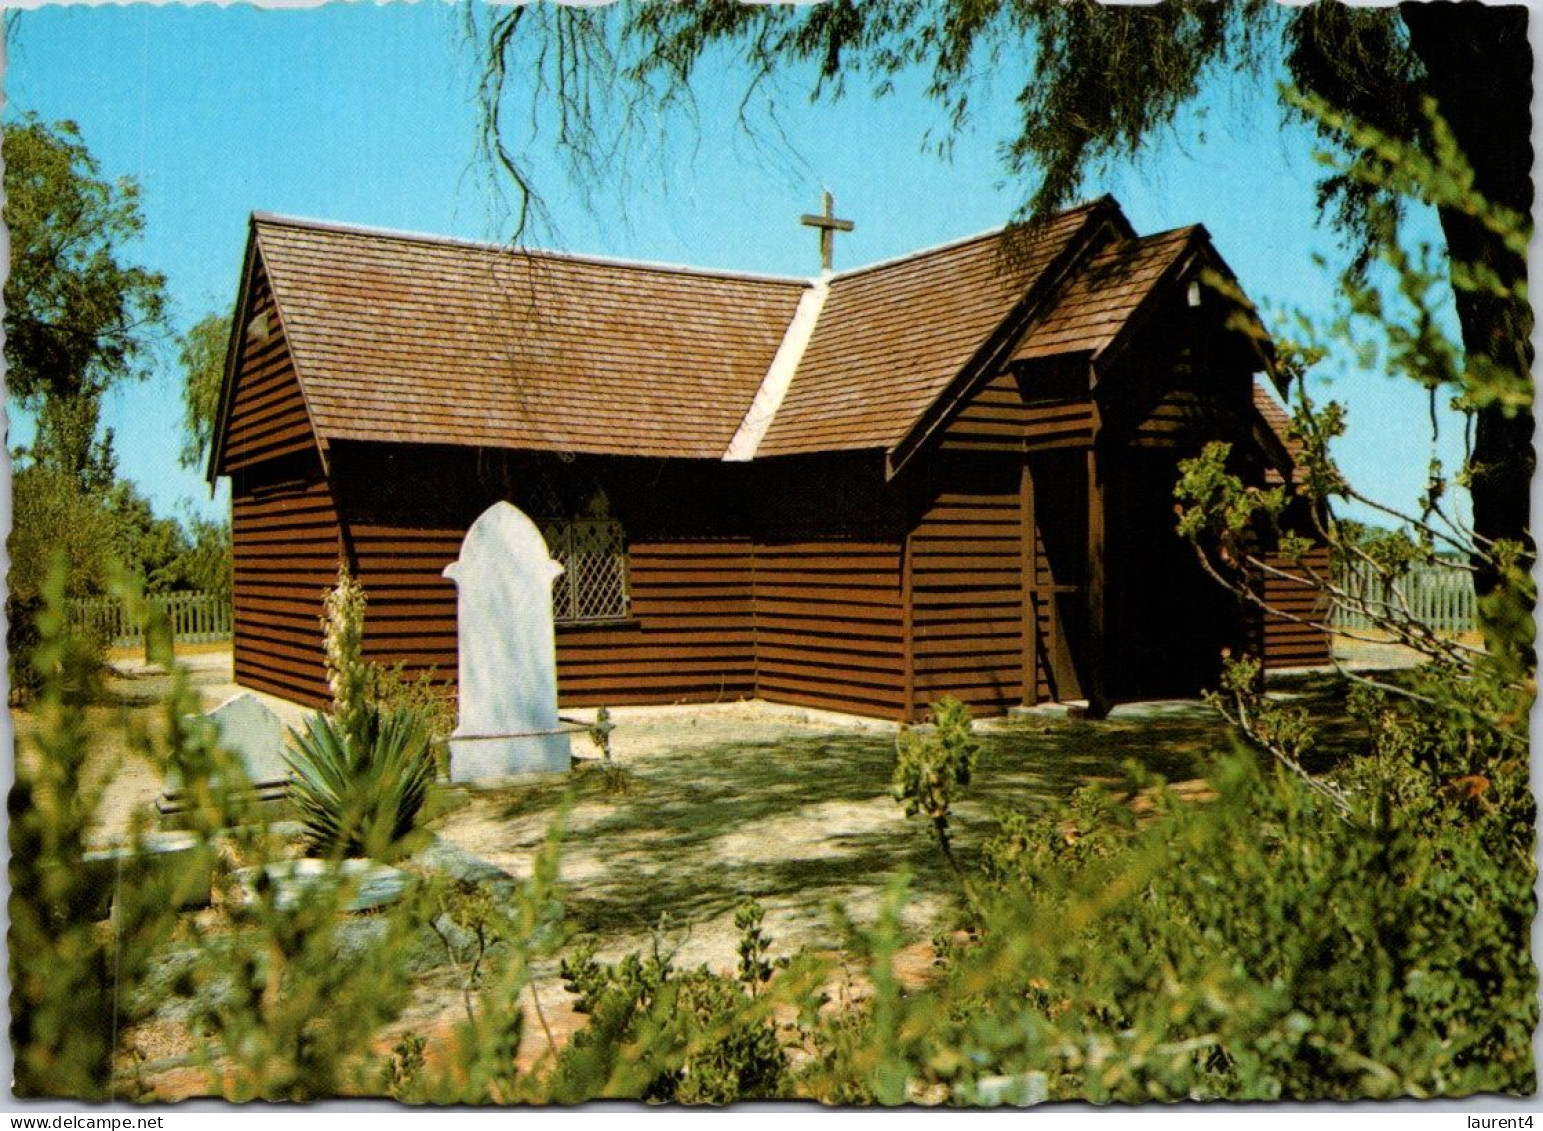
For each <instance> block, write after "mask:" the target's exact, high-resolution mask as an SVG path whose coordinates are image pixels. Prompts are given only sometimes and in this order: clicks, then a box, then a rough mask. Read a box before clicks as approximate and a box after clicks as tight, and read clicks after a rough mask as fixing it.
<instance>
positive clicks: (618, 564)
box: [542, 519, 630, 623]
mask: <svg viewBox="0 0 1543 1131" xmlns="http://www.w3.org/2000/svg"><path fill="white" fill-rule="evenodd" d="M542 534H543V535H544V536H545V538H546V542H547V546H548V548H549V549H550V550H551V553H552V557H553V558H554V559H556V560H557V561H558V562H559V563H560V564H561V565H562V567H563V573H562V574H561V575H560V576H559V577H558V578H557V580H556V581H555V582H554V583H553V585H552V616H553V618H554V619H555V620H557V621H568V622H570V623H571V622H574V621H605V620H619V619H621V618H623V617H625V616H627V614H628V612H629V609H630V600H629V594H628V586H627V544H626V535H625V533H624V532H623V530H622V527H621V523H619V522H616V521H615V520H613V519H583V520H576V521H570V522H549V523H546V524H544V525H543V527H542Z"/></svg>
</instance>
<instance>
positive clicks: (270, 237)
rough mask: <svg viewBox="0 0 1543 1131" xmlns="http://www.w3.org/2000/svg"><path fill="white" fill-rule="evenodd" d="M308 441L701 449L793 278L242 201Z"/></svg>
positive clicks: (717, 442)
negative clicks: (359, 221) (489, 240)
mask: <svg viewBox="0 0 1543 1131" xmlns="http://www.w3.org/2000/svg"><path fill="white" fill-rule="evenodd" d="M253 227H254V234H255V239H256V242H257V247H258V250H259V254H260V256H261V260H262V265H263V267H264V269H265V270H266V271H267V273H268V278H269V280H270V282H271V285H272V287H273V292H274V295H275V297H276V299H277V302H278V306H279V311H280V318H281V319H282V321H283V324H284V330H285V333H286V334H287V336H288V338H289V341H290V345H291V349H292V351H293V356H294V362H295V369H296V372H297V373H298V374H299V377H300V381H301V385H302V387H303V389H304V390H305V396H306V401H307V403H308V405H309V406H310V410H311V414H312V419H313V423H314V425H315V428H316V431H317V433H318V435H319V436H321V437H322V438H323V439H324V440H331V439H353V440H375V441H397V442H415V443H447V444H478V445H488V446H497V447H519V448H532V449H538V450H553V449H556V450H568V451H593V452H610V453H617V454H627V455H660V456H686V457H701V458H708V459H712V458H717V457H718V456H720V455H721V454H722V453H723V449H724V448H725V447H726V446H727V444H728V442H729V439H730V437H731V436H733V434H734V431H735V429H736V428H737V427H738V426H739V422H740V419H741V418H742V416H743V415H744V411H745V408H746V406H747V405H748V404H749V403H750V399H751V397H753V396H754V395H755V391H756V389H757V387H759V385H760V382H761V378H762V376H763V375H764V374H765V372H766V367H767V365H768V364H769V363H770V361H771V358H772V355H773V354H774V353H775V352H776V349H777V346H778V344H779V343H780V342H781V340H782V335H783V330H784V328H785V327H786V326H787V323H788V320H789V319H790V318H791V317H792V314H793V310H794V308H795V307H796V306H797V304H798V299H799V296H800V295H801V294H802V293H803V291H804V290H805V289H806V284H804V283H802V282H800V281H798V280H781V279H768V278H756V277H751V276H743V275H732V274H726V273H724V274H720V273H713V272H706V271H687V270H681V269H668V268H658V267H652V266H648V265H641V264H633V263H624V262H618V261H605V260H595V259H584V258H579V257H574V256H563V255H552V254H547V253H528V252H515V251H511V250H509V249H507V248H502V247H497V246H491V245H482V244H468V243H462V242H458V241H451V240H443V239H434V238H429V237H414V236H404V235H401V234H397V233H382V232H373V231H365V230H360V229H350V228H341V227H336V226H332V225H324V224H316V223H311V222H306V221H295V220H287V219H281V218H277V217H268V216H259V217H255V218H254V221H253Z"/></svg>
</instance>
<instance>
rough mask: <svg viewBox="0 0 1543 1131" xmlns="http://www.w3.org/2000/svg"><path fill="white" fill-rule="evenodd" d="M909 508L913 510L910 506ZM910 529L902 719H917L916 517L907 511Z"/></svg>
mask: <svg viewBox="0 0 1543 1131" xmlns="http://www.w3.org/2000/svg"><path fill="white" fill-rule="evenodd" d="M906 509H907V512H909V511H910V510H911V508H910V507H907V508H906ZM907 524H908V529H907V530H906V532H905V541H904V542H903V543H902V544H901V547H900V647H901V652H902V656H903V658H904V665H905V666H904V669H903V676H902V678H903V680H904V694H903V700H902V703H903V705H902V707H901V710H902V712H903V713H902V715H901V720H900V721H901V722H906V723H912V722H915V721H916V618H915V616H914V615H913V607H914V605H915V600H916V598H915V588H914V585H913V581H912V574H913V573H914V562H915V558H916V547H915V545H914V540H915V533H916V521H915V520H914V519H912V518H911V517H910V515H909V513H908V515H907Z"/></svg>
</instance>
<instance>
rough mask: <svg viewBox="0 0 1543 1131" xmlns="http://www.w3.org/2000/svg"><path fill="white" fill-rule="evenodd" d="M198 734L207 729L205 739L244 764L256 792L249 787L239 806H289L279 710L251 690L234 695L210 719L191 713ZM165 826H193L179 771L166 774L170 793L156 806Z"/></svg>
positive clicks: (190, 721)
mask: <svg viewBox="0 0 1543 1131" xmlns="http://www.w3.org/2000/svg"><path fill="white" fill-rule="evenodd" d="M184 721H185V722H186V723H187V725H188V727H189V728H190V729H192V730H202V731H204V732H205V733H204V737H205V738H206V739H207V740H209V741H211V742H214V743H217V744H218V745H219V746H220V747H221V748H222V749H225V750H228V751H230V753H231V754H233V755H234V756H235V757H236V759H237V760H238V761H239V762H240V764H241V769H242V772H243V773H244V774H245V776H246V779H247V781H248V783H250V785H251V789H250V790H245V789H243V790H242V791H241V793H240V794H239V795H238V796H237V797H235V798H233V799H232V800H234V801H235V802H236V803H237V805H238V807H240V808H243V809H245V808H247V807H248V806H251V807H252V816H254V817H255V816H256V815H257V811H258V810H259V809H265V810H270V813H269V815H270V816H271V815H272V814H271V810H272V809H273V808H276V807H279V806H281V805H282V804H283V802H284V800H285V798H286V797H287V796H288V794H289V764H288V763H287V762H285V760H284V747H285V741H286V740H285V737H284V722H283V720H282V719H280V718H279V716H278V715H277V714H276V713H275V712H274V710H273V709H272V708H271V707H269V706H268V705H267V704H266V703H264V702H263V701H262V700H261V699H259V698H258V697H257V696H256V695H254V694H252V693H251V692H250V691H243V692H239V693H237V694H235V695H232V696H231V697H230V698H229V699H227V700H225V702H223V703H221V704H220V705H219V706H218V707H215V708H214V709H213V710H212V711H210V712H209V713H208V714H206V715H189V716H188V717H187V718H186V719H185V720H184ZM155 807H156V811H157V812H158V813H160V815H161V823H162V825H164V826H167V827H172V828H175V827H178V826H180V825H184V824H186V822H187V814H188V809H189V807H190V803H189V799H188V797H187V793H186V791H185V790H184V789H183V788H182V781H181V779H180V777H179V775H178V774H177V772H176V771H175V770H173V771H172V772H170V773H168V774H167V776H166V791H165V792H164V793H163V794H162V795H161V797H160V798H159V799H158V800H157V801H156V803H155Z"/></svg>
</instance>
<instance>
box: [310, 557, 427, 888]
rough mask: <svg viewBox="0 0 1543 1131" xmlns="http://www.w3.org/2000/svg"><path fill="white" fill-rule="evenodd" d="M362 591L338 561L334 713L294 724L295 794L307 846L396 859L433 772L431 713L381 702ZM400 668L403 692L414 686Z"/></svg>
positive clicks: (331, 645)
mask: <svg viewBox="0 0 1543 1131" xmlns="http://www.w3.org/2000/svg"><path fill="white" fill-rule="evenodd" d="M364 607H365V595H364V590H363V589H362V588H361V587H360V586H359V583H358V582H357V581H355V580H354V579H353V578H352V577H351V576H350V575H349V572H348V567H347V566H346V565H341V566H339V567H338V580H337V584H336V585H335V586H334V587H333V588H332V590H331V591H330V592H329V593H328V594H327V597H326V601H325V612H324V615H323V616H322V634H323V642H324V657H325V663H326V669H327V682H328V685H329V686H330V687H331V688H332V694H333V703H332V713H331V714H330V715H312V716H310V718H308V719H307V720H306V724H305V727H304V729H303V730H300V731H293V730H292V731H290V737H291V740H292V743H293V746H294V751H293V753H292V754H290V755H288V756H286V760H287V761H288V763H289V767H290V770H291V782H290V797H291V799H292V801H293V803H294V805H295V808H296V809H297V810H298V811H299V815H300V821H301V823H302V824H303V825H304V827H305V839H306V845H307V847H308V848H309V849H310V851H311V852H313V853H316V854H318V855H322V856H373V857H376V858H379V859H389V858H391V857H392V855H393V854H394V853H395V852H396V851H397V850H398V849H399V847H400V845H401V842H402V841H403V839H404V838H405V837H406V836H407V835H408V834H409V833H411V832H412V830H413V828H414V827H415V826H416V824H417V820H418V814H419V813H420V811H421V810H422V808H423V803H424V801H425V800H426V799H427V797H428V790H429V787H430V786H431V785H432V784H433V781H434V758H433V757H432V755H431V753H430V750H429V744H430V741H431V733H430V729H429V727H430V722H429V719H430V718H431V716H429V715H428V713H427V712H426V710H425V709H424V708H423V707H421V706H420V705H419V704H418V703H416V702H404V703H399V704H398V705H395V706H391V707H384V706H382V705H381V703H380V702H379V701H378V700H377V698H376V693H377V692H378V690H379V688H380V687H381V686H382V682H383V681H382V679H381V669H379V668H378V667H376V665H374V664H371V663H369V662H368V661H366V660H365V659H364V658H363V656H362V655H361V643H362V641H363V638H364ZM400 675H401V673H400V670H393V671H392V673H391V676H390V678H391V679H392V680H393V681H394V682H393V685H392V686H393V687H394V688H395V693H396V694H397V695H398V697H400V698H403V699H407V698H410V696H411V694H412V693H411V691H410V686H411V685H407V684H404V683H403V682H402V681H401V678H400Z"/></svg>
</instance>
